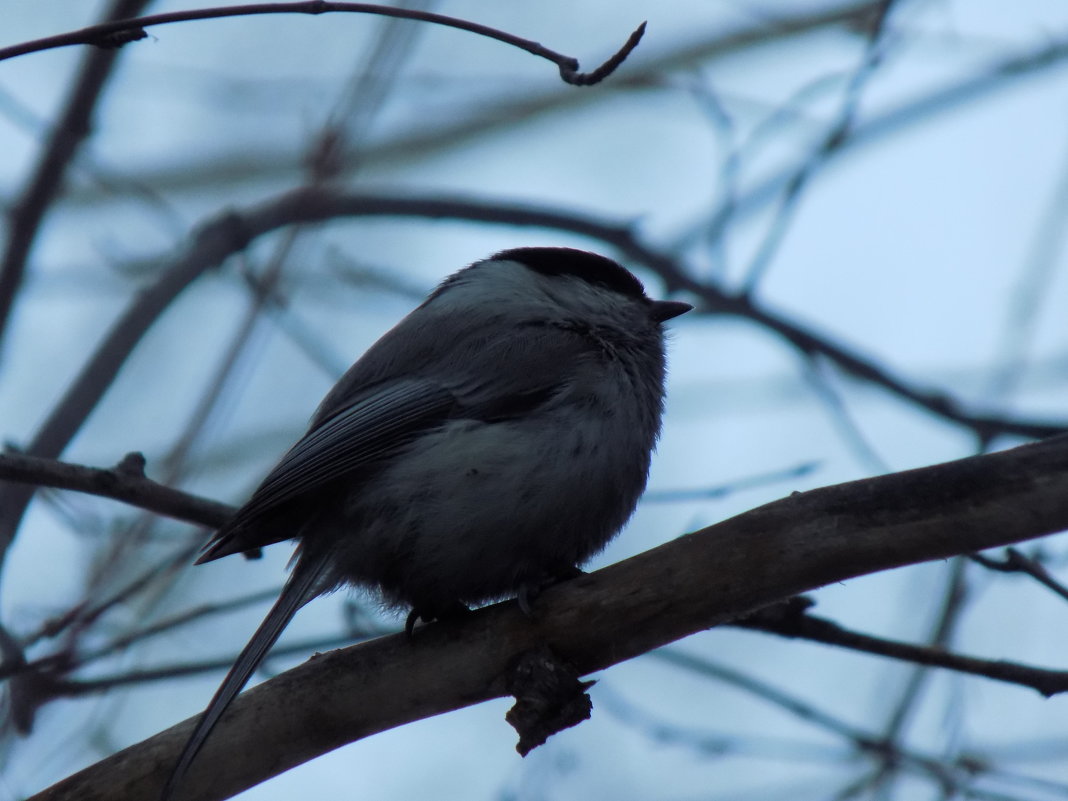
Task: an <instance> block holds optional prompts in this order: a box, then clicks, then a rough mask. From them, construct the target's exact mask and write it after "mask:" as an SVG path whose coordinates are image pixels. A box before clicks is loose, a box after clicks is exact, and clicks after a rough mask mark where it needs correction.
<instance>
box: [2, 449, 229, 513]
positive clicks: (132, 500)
mask: <svg viewBox="0 0 1068 801" xmlns="http://www.w3.org/2000/svg"><path fill="white" fill-rule="evenodd" d="M130 456H136V457H137V459H139V460H141V462H142V464H143V459H144V457H142V456H141V455H140V454H131V455H130ZM130 456H127V457H126V459H124V460H123V462H122V463H120V464H119V465H118V466H116V467H112V468H101V467H86V466H84V465H79V464H71V463H70V462H57V461H54V460H52V459H44V458H41V457H37V456H24V455H22V454H17V453H0V480H3V481H13V482H17V483H19V484H33V485H34V486H38V487H55V488H57V489H65V490H76V491H77V492H87V493H89V494H90V495H100V496H101V497H104V498H112V499H114V500H116V501H123V502H125V503H128V504H130V505H131V506H136V507H137V508H139V509H145V510H147V511H149V512H155V513H156V514H161V515H166V516H167V517H173V518H174V519H175V520H184V521H185V522H187V523H194V524H196V525H200V526H206V527H208V528H218V527H219V526H221V525H222V524H223V523H224V522H226V520H228V519H229V518H230V516H231V515H232V514H233V513H234V508H233V507H232V506H228V505H227V504H225V503H219V502H218V501H212V500H209V499H207V498H202V497H199V496H197V495H191V494H190V493H188V492H182V491H181V490H176V489H171V488H170V487H167V486H164V485H163V484H157V483H156V482H155V481H153V480H152V479H150V478H147V477H146V476H145V474H144V473H143V472H142V471H141V470H132V469H130V467H129V464H130V461H131V459H130Z"/></svg>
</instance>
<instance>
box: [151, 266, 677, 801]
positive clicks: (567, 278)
mask: <svg viewBox="0 0 1068 801" xmlns="http://www.w3.org/2000/svg"><path fill="white" fill-rule="evenodd" d="M691 308H692V306H691V305H690V304H688V303H684V302H681V301H673V300H654V299H652V298H650V297H649V296H648V295H647V294H646V292H645V289H644V287H643V285H642V283H641V281H640V280H639V279H638V278H637V277H636V276H635V275H634V274H633V273H631V272H630V271H629V270H627V269H626V268H625V267H623V266H622V265H621V264H619V263H618V262H616V261H614V260H612V259H610V258H608V257H606V256H602V255H599V254H596V253H592V252H588V251H584V250H579V249H575V248H566V247H520V248H513V249H509V250H503V251H501V252H499V253H496V254H494V255H492V256H490V257H489V258H486V259H483V260H481V261H477V262H475V263H473V264H471V265H469V266H467V267H465V268H463V269H461V270H459V271H458V272H456V273H453V274H452V275H450V276H449V277H448V278H446V279H445V280H444V281H442V282H441V283H440V284H439V285H438V286H437V288H436V289H435V290H434V291H433V292H432V293H431V294H430V295H429V296H428V297H427V299H426V300H425V301H424V302H423V303H422V304H421V305H419V306H418V307H417V308H416V309H414V310H413V311H412V312H411V313H410V314H408V315H407V316H406V317H405V318H404V319H403V320H401V321H400V322H399V323H398V324H397V325H396V326H395V327H393V328H392V329H391V330H389V331H388V332H386V333H385V334H384V335H383V336H382V337H381V338H380V339H379V340H378V341H377V342H375V343H374V344H373V345H372V346H371V347H370V348H369V349H368V350H367V351H366V352H365V353H364V355H363V356H362V357H361V358H360V359H359V360H357V361H356V362H355V364H353V365H352V367H351V368H350V369H349V370H348V371H347V372H346V373H345V374H344V375H343V376H342V377H341V379H340V380H339V381H338V382H337V384H336V385H335V386H334V387H333V389H331V390H330V392H329V393H328V394H327V395H326V397H325V398H324V400H323V401H322V403H321V404H320V406H319V408H318V409H317V411H316V412H315V414H314V415H313V417H312V419H311V423H310V425H309V427H308V430H307V432H306V433H305V434H304V436H303V437H301V438H300V439H299V440H298V441H297V442H296V444H295V445H293V447H292V448H290V449H289V451H288V452H286V454H285V455H284V456H283V457H282V458H281V460H280V461H279V462H278V464H277V465H276V466H275V467H274V469H272V470H271V471H270V472H269V473H268V475H267V477H266V478H265V479H264V480H263V482H262V483H261V484H260V485H259V487H258V488H257V489H256V490H255V491H254V492H253V494H252V496H251V497H250V498H249V500H248V501H247V502H246V503H245V504H244V505H243V506H241V507H240V508H239V509H238V511H237V512H236V513H235V514H234V515H233V517H232V518H230V519H229V520H228V521H227V522H226V523H225V524H224V525H223V526H222V527H221V528H219V529H218V530H217V531H216V532H215V534H214V536H213V537H212V538H211V540H210V541H209V542H208V543H207V545H206V546H205V547H204V549H203V552H202V554H201V555H200V557H199V559H197V561H196V563H197V564H202V563H204V562H210V561H213V560H216V559H220V558H222V557H225V556H229V555H232V554H237V553H245V554H253V553H258V551H259V549H261V548H263V547H264V546H267V545H271V544H273V543H276V542H281V541H283V540H289V539H295V540H296V541H297V543H298V544H297V549H296V552H295V557H294V566H293V569H292V571H291V573H290V576H289V578H288V580H287V582H286V583H285V586H284V588H283V589H282V592H281V594H280V596H279V598H278V600H277V601H276V602H275V604H274V606H273V607H272V608H271V610H270V612H269V613H268V614H267V617H266V618H265V619H264V621H263V623H262V624H261V625H260V627H259V628H258V629H257V630H256V632H255V634H254V635H253V636H252V639H251V640H250V641H249V642H248V644H247V645H246V646H245V647H244V649H243V650H242V651H241V653H240V654H239V655H238V657H237V659H236V661H235V663H234V665H233V667H232V668H231V669H230V671H229V672H228V673H227V675H226V677H225V679H224V680H223V682H222V684H221V685H220V686H219V688H218V690H217V691H216V693H215V695H214V697H213V698H212V699H211V701H210V702H209V704H208V706H207V708H206V709H205V711H204V712H203V714H202V715H201V716H200V718H199V720H198V721H197V724H196V726H195V728H194V731H193V733H192V734H191V735H190V737H189V739H188V741H187V743H186V745H185V747H184V749H183V751H182V753H181V755H180V756H179V758H178V760H177V762H176V763H175V766H174V768H173V770H172V773H171V775H170V778H169V779H168V781H167V783H166V785H165V787H164V791H163V795H162V799H164V801H169V799H170V798H171V797H172V796H173V794H174V793H175V792H176V790H177V788H178V786H179V785H180V783H181V781H182V779H183V777H184V775H185V774H186V773H187V771H188V770H189V768H190V766H191V765H192V764H193V762H194V760H195V758H196V756H197V754H198V753H199V751H200V749H201V748H202V747H203V745H204V743H205V741H206V740H207V739H208V736H209V735H210V734H211V731H212V729H213V728H214V727H215V725H216V724H217V723H218V721H219V719H220V718H221V717H222V715H223V713H224V712H225V710H226V708H227V707H228V706H229V704H230V702H231V701H232V700H233V699H234V698H235V697H236V696H237V694H238V693H239V692H240V691H241V689H242V688H243V687H244V686H245V684H246V683H247V682H248V680H249V679H250V677H251V676H252V674H253V672H254V671H255V670H256V668H257V666H258V665H259V664H260V662H261V661H262V660H263V659H264V657H265V656H266V655H267V652H268V651H269V650H270V648H271V646H272V645H273V644H274V643H275V641H276V640H277V639H278V637H279V636H280V634H281V633H282V630H283V629H284V628H285V627H286V625H287V624H288V623H289V622H290V620H292V618H293V616H294V615H295V614H296V612H297V611H298V610H299V609H300V608H301V607H303V606H304V605H305V604H307V603H308V602H309V601H311V600H312V599H314V598H316V597H318V596H320V595H323V594H326V593H329V592H331V591H334V590H336V589H339V588H341V587H347V586H352V587H357V588H364V589H366V590H370V591H372V592H373V593H375V594H377V596H378V597H379V598H380V599H381V600H382V602H383V603H384V605H385V606H386V607H387V608H392V609H397V610H409V614H408V619H407V623H406V626H405V628H406V630H407V631H408V633H409V636H411V635H412V629H413V627H414V626H415V625H416V623H417V622H418V621H419V620H420V619H421V620H423V621H425V622H431V621H434V620H438V619H446V618H451V617H455V616H457V615H460V614H463V613H464V612H465V611H466V610H468V608H469V607H471V606H474V605H480V604H484V603H487V602H490V601H495V600H501V599H505V598H509V597H518V599H519V602H520V605H521V607H522V608H523V610H524V611H525V612H527V613H528V614H529V613H530V612H531V606H532V604H533V603H534V601H535V600H536V597H537V594H538V593H539V592H540V591H541V590H542V589H543V588H545V587H546V586H548V585H550V584H553V583H556V582H558V581H561V580H564V579H566V578H570V577H572V576H574V575H576V574H577V573H579V572H581V571H580V566H581V565H582V564H584V563H585V562H586V561H587V560H588V559H589V558H590V557H591V556H593V555H594V554H596V553H597V552H598V551H600V550H601V549H602V548H603V547H604V546H605V544H606V543H607V542H608V541H609V540H610V539H611V538H612V537H613V536H615V534H616V533H618V531H619V530H620V529H621V528H622V526H623V525H624V524H625V523H626V521H627V520H628V519H629V518H630V516H631V514H632V513H633V511H634V509H635V507H636V505H637V503H638V499H639V497H640V496H641V494H642V492H643V491H644V488H645V484H646V480H647V478H648V473H649V466H650V460H651V454H652V451H653V449H654V446H655V444H656V440H657V438H658V436H659V433H660V427H661V418H662V415H663V409H664V394H665V389H664V384H665V372H666V367H665V362H666V358H665V330H664V323H665V322H667V321H668V320H671V319H673V318H675V317H677V316H679V315H681V314H683V313H685V312H687V311H689V310H690V309H691Z"/></svg>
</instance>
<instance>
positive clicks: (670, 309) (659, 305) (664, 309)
mask: <svg viewBox="0 0 1068 801" xmlns="http://www.w3.org/2000/svg"><path fill="white" fill-rule="evenodd" d="M692 308H693V306H691V305H690V304H689V303H683V302H682V301H680V300H654V301H653V307H652V309H650V310H649V316H650V317H652V318H653V319H654V320H656V321H657V322H658V323H663V322H666V321H668V320H670V319H671V318H672V317H678V316H679V315H680V314H686V312H688V311H689V310H690V309H692Z"/></svg>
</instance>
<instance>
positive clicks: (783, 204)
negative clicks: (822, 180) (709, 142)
mask: <svg viewBox="0 0 1068 801" xmlns="http://www.w3.org/2000/svg"><path fill="white" fill-rule="evenodd" d="M893 6H894V0H884V2H882V3H881V4H880V5H879V7H878V8H877V9H876V10H875V12H874V20H873V21H872V24H871V29H870V31H869V32H868V34H867V35H868V45H867V47H866V48H864V56H863V58H862V59H861V62H860V64H859V65H858V66H857V67H856V69H854V70H853V74H852V75H851V76H850V78H849V81H848V83H847V84H846V87H845V92H844V94H843V98H842V102H841V105H840V107H839V108H838V111H837V113H836V114H835V119H834V121H833V122H832V123H831V124H830V125H829V126H828V128H827V130H826V131H825V132H824V133H823V135H822V136H821V137H820V141H819V142H818V143H817V144H816V146H815V148H814V149H813V150H812V152H811V153H810V155H809V156H808V157H807V158H805V159H804V160H803V161H802V162H801V165H800V166H799V167H798V168H797V169H796V171H795V172H794V173H793V175H791V176H790V177H789V179H788V180H787V181H786V186H785V187H783V191H782V195H781V197H780V198H779V205H778V208H777V209H775V212H774V217H773V219H772V220H771V224H770V226H769V228H768V231H767V233H766V234H765V236H764V238H763V240H762V241H761V243H760V246H759V247H758V248H757V252H756V254H755V255H754V256H753V258H752V260H751V262H750V264H749V266H748V267H747V268H746V275H745V278H744V283H743V286H744V289H745V291H746V292H747V293H751V292H753V291H754V290H755V289H756V287H757V285H758V284H759V282H760V280H761V279H762V278H763V277H764V274H765V273H766V272H767V269H768V267H769V266H770V265H771V262H772V260H773V258H774V256H775V254H776V253H777V252H778V249H779V246H780V245H781V244H782V241H783V239H784V238H785V237H786V232H787V230H788V229H789V227H790V222H791V221H792V220H793V218H794V216H795V215H796V212H797V209H798V206H799V205H800V200H801V197H802V195H803V194H804V190H805V187H806V186H807V185H808V183H809V181H810V180H811V178H812V177H813V176H815V175H816V174H817V173H818V172H819V170H820V168H821V167H822V166H823V164H824V162H826V161H827V159H828V158H829V157H830V156H831V155H832V154H833V153H834V151H835V150H837V149H838V148H839V147H840V146H841V144H842V143H843V142H844V141H845V140H846V139H848V138H849V135H850V133H851V132H852V130H853V128H854V127H855V125H856V120H857V111H858V109H859V107H860V101H861V100H862V99H863V96H864V88H865V87H866V86H867V85H868V83H869V81H871V79H872V78H873V77H874V76H875V74H876V72H877V70H878V67H879V65H880V64H881V63H882V61H883V39H884V33H885V30H886V23H887V20H888V19H889V17H890V12H891V10H892V9H893ZM727 217H728V215H726V214H721V215H719V219H720V222H719V225H722V221H723V220H725V219H727Z"/></svg>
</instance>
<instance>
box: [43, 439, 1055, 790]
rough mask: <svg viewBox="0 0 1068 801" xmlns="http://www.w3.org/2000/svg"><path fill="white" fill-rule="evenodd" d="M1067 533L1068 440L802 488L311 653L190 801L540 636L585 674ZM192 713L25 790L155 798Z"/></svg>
mask: <svg viewBox="0 0 1068 801" xmlns="http://www.w3.org/2000/svg"><path fill="white" fill-rule="evenodd" d="M1064 528H1068V435H1064V436H1060V437H1054V438H1051V439H1048V440H1045V441H1043V442H1038V443H1033V444H1030V445H1025V446H1022V447H1019V448H1014V449H1012V450H1009V451H1003V452H999V453H992V454H984V455H981V456H973V457H969V458H967V459H961V460H958V461H954V462H948V463H945V464H941V465H936V466H933V467H926V468H921V469H918V470H909V471H905V472H902V473H895V474H892V475H889V476H880V477H878V478H871V479H864V480H862V481H854V482H849V483H846V484H840V485H837V486H833V487H824V488H822V489H818V490H812V491H810V492H803V493H796V494H793V495H791V496H789V497H787V498H784V499H782V500H779V501H776V502H774V503H770V504H767V505H765V506H762V507H759V508H757V509H754V510H752V511H749V512H746V513H744V514H741V515H738V516H737V517H734V518H732V519H730V520H726V521H724V522H722V523H719V524H716V525H714V526H710V527H708V528H705V529H702V530H701V531H698V532H695V533H693V534H689V535H686V536H684V537H680V538H678V539H676V540H673V541H671V542H668V543H666V544H664V545H661V546H659V547H657V548H653V549H652V550H649V551H646V552H644V553H642V554H639V555H637V556H634V557H632V558H630V559H627V560H625V561H623V562H619V563H617V564H614V565H610V566H608V567H606V568H603V569H601V570H598V571H596V572H594V573H591V574H588V575H584V576H581V577H579V578H577V579H574V580H572V581H569V582H565V583H563V584H559V585H557V586H555V587H551V588H549V589H547V590H546V591H545V593H544V594H543V595H542V596H540V598H539V599H538V603H537V606H536V615H535V617H534V618H533V619H529V618H527V617H525V616H524V615H523V614H522V613H521V612H520V611H519V609H518V607H517V605H516V604H515V603H514V602H507V603H502V604H495V605H493V606H490V607H486V608H484V609H481V610H478V611H477V612H474V613H472V614H471V615H469V616H467V617H465V618H464V619H463V620H462V621H459V622H455V623H444V624H433V625H430V626H427V627H425V628H424V629H421V630H420V631H419V632H418V633H417V635H416V637H415V638H414V640H410V639H408V638H406V637H405V636H404V635H394V636H388V637H381V638H379V639H376V640H374V641H372V642H369V643H364V644H362V645H357V646H353V647H350V648H345V649H342V650H340V651H334V652H331V653H327V654H320V655H318V656H317V657H315V658H313V659H312V660H310V661H309V662H306V663H304V664H303V665H301V666H299V667H297V668H294V669H293V670H289V671H287V672H285V673H283V674H281V675H279V676H277V677H276V678H274V679H272V680H270V681H268V682H265V683H263V684H260V685H259V686H257V687H254V688H253V689H251V690H249V691H248V692H246V693H244V694H242V695H241V696H240V697H239V698H238V700H237V701H236V702H235V703H234V705H233V706H232V707H231V710H230V712H229V713H228V714H227V716H226V717H225V718H224V719H223V720H222V722H221V723H220V725H219V730H218V732H217V736H216V737H215V738H214V739H213V741H212V742H210V743H208V745H207V746H206V747H205V748H204V751H203V752H202V754H201V759H200V761H199V762H198V763H197V765H196V766H194V768H193V769H192V770H191V771H190V774H189V780H188V784H187V791H188V799H189V801H205V800H206V799H219V798H225V797H228V796H230V795H232V794H234V793H235V792H237V791H239V790H242V789H244V788H246V787H249V786H251V785H253V784H255V783H258V782H260V781H263V780H265V779H266V778H268V777H270V776H272V775H275V774H277V773H279V772H281V771H284V770H286V769H288V768H290V767H293V766H294V765H296V764H299V763H302V762H305V761H307V760H309V759H311V758H313V757H315V756H317V755H319V754H322V753H325V752H326V751H330V750H333V749H334V748H337V747H339V746H340V745H342V744H344V743H347V742H351V741H353V740H357V739H360V738H362V737H366V736H369V735H371V734H373V733H376V732H379V731H383V730H386V729H389V728H393V727H395V726H399V725H402V724H404V723H406V722H409V721H413V720H418V719H422V718H425V717H428V716H431V715H437V714H441V713H443V712H447V711H451V710H454V709H458V708H461V707H466V706H470V705H473V704H475V703H478V702H480V701H484V700H488V699H490V698H496V697H501V696H503V695H504V694H505V693H506V689H505V687H504V681H503V678H504V676H505V675H506V674H507V672H508V667H509V665H510V664H511V663H512V661H513V659H514V658H515V657H516V656H517V655H519V654H522V653H524V652H526V651H528V650H531V649H533V648H535V647H544V646H545V645H546V644H548V645H549V646H551V648H552V649H553V651H554V653H555V654H556V655H557V656H558V657H559V658H560V659H563V660H566V661H567V662H569V663H571V664H572V665H574V666H575V668H576V669H577V671H578V673H580V674H582V675H585V674H588V673H591V672H594V671H597V670H602V669H604V668H606V667H608V666H610V665H614V664H617V663H619V662H622V661H625V660H627V659H631V658H633V657H634V656H637V655H638V654H641V653H645V652H647V651H651V650H653V649H655V648H659V647H661V646H663V645H666V644H667V643H669V642H673V641H675V640H677V639H679V638H681V637H684V636H686V635H688V634H692V633H694V632H697V631H702V630H704V629H707V628H709V627H710V626H714V625H717V624H720V623H724V622H727V621H730V620H733V619H736V618H738V617H740V616H742V615H745V614H750V613H752V612H753V611H755V610H756V609H759V608H761V607H764V606H767V605H769V604H772V603H775V602H778V601H781V600H783V599H784V598H788V597H790V596H793V595H797V594H798V593H801V592H806V591H808V590H811V589H814V588H816V587H820V586H823V585H825V584H828V583H831V582H837V581H844V580H846V579H849V578H852V577H855V576H859V575H864V574H867V573H872V572H875V571H879V570H887V569H890V568H893V567H900V566H902V565H905V564H913V563H917V562H922V561H929V560H936V559H944V558H946V557H948V556H952V555H955V554H960V553H970V552H974V551H977V550H982V549H985V548H990V547H995V546H998V545H1007V544H1010V543H1013V542H1018V541H1021V540H1024V539H1030V538H1034V537H1039V536H1043V535H1046V534H1051V533H1054V532H1056V531H1059V530H1061V529H1064ZM783 554H789V558H782V555H783ZM193 723H194V721H193V719H190V720H187V721H185V722H184V723H181V724H178V725H177V726H174V727H172V728H171V729H169V730H167V731H165V732H162V733H160V734H158V735H156V736H154V737H152V738H150V739H148V740H146V741H144V742H142V743H139V744H137V745H134V746H131V747H130V748H128V749H126V750H124V751H121V752H119V753H117V754H115V755H113V756H110V757H108V758H106V759H104V760H103V761H101V762H99V763H97V764H96V765H93V766H91V767H89V768H87V769H85V770H84V771H81V772H80V773H78V774H76V775H74V776H72V777H70V778H68V779H65V780H64V781H62V782H60V783H59V784H57V785H54V786H53V787H51V788H49V789H48V790H45V791H44V792H43V793H40V794H38V795H37V796H35V797H34V801H44V800H45V799H48V801H65V800H66V799H78V801H91V800H92V799H105V798H106V799H110V801H121V800H122V799H146V798H150V797H153V794H154V793H156V792H158V790H159V787H160V786H161V785H162V783H163V780H164V778H165V776H166V774H167V772H168V770H169V766H170V765H171V763H172V759H173V758H174V755H176V754H177V752H178V750H179V749H180V748H181V747H182V745H183V744H184V742H185V739H186V737H188V734H189V730H190V728H191V726H192V725H193ZM293 731H300V732H301V734H302V736H301V737H298V738H294V737H292V736H287V734H286V733H289V734H290V735H291V733H292V732H293ZM234 743H241V747H240V748H234V747H233V744H234Z"/></svg>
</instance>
